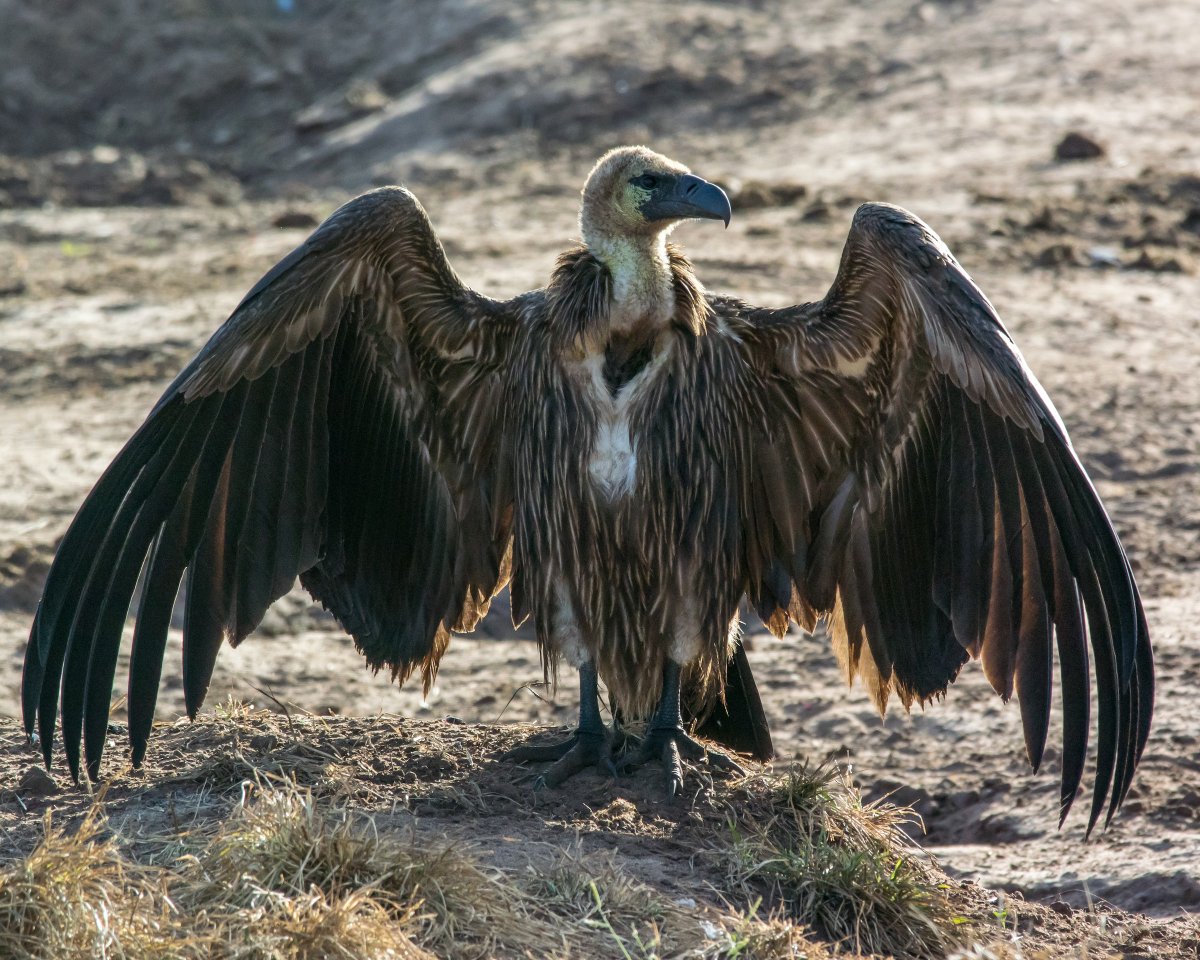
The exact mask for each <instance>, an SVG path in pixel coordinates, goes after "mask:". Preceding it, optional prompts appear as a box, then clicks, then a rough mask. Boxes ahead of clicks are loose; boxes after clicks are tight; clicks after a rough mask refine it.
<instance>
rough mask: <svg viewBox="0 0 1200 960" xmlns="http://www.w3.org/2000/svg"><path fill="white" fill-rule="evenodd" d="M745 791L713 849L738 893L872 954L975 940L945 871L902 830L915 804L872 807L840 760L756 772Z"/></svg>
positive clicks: (940, 951) (936, 952)
mask: <svg viewBox="0 0 1200 960" xmlns="http://www.w3.org/2000/svg"><path fill="white" fill-rule="evenodd" d="M742 793H743V794H744V796H743V798H742V799H743V801H744V802H741V803H736V804H735V805H732V806H731V810H732V811H733V812H731V814H730V817H729V833H728V836H727V837H724V838H722V840H721V842H720V844H719V845H717V846H716V847H715V848H714V851H713V852H714V854H715V855H716V857H717V859H718V860H719V861H720V862H722V863H723V864H724V866H725V869H726V871H727V876H728V881H729V884H730V887H731V889H732V890H733V891H735V892H737V893H740V894H741V895H742V896H746V897H748V898H753V897H754V896H765V897H767V898H768V901H769V902H771V903H773V904H775V905H777V906H779V907H780V908H782V909H783V910H784V911H786V914H787V915H788V916H789V917H790V918H791V919H793V920H795V921H796V922H799V923H801V924H804V925H806V926H808V927H811V928H812V929H813V930H814V931H816V932H817V933H818V934H819V935H820V936H821V937H822V938H824V939H828V940H832V941H834V942H835V943H839V944H842V945H845V946H847V947H850V948H852V949H854V950H856V951H859V952H863V953H872V954H874V953H882V954H888V955H894V956H900V957H944V956H946V955H947V954H949V953H950V952H952V951H953V950H954V949H955V948H956V947H961V946H962V945H964V944H965V942H966V940H967V930H966V925H967V918H966V917H964V916H962V915H961V913H960V912H959V910H960V908H958V907H956V905H955V904H954V903H952V901H951V899H950V897H949V896H948V895H947V890H948V887H947V885H946V883H945V878H944V877H941V876H940V875H938V874H935V873H934V871H933V870H932V869H931V868H930V867H929V866H928V864H927V863H926V861H925V859H924V857H923V856H922V855H921V853H920V851H919V850H918V849H917V848H916V847H915V846H914V845H913V843H912V842H911V841H910V840H909V838H908V837H907V835H906V834H905V833H904V832H903V830H902V829H901V827H902V826H903V824H904V823H905V822H906V821H907V820H909V819H910V818H911V817H912V816H913V814H912V813H911V811H909V810H906V809H903V808H898V807H894V806H892V805H890V804H886V803H879V804H867V805H864V804H863V802H862V797H861V795H860V794H859V792H858V790H857V789H855V788H854V786H853V785H852V784H851V782H850V780H849V778H848V777H847V776H846V775H845V774H844V773H843V772H842V771H841V770H840V769H839V768H838V767H836V766H834V765H832V764H824V765H821V766H818V767H809V766H798V767H795V768H793V769H792V770H791V771H790V772H789V773H788V774H787V775H786V776H784V777H782V778H779V777H774V778H750V779H748V780H747V781H746V783H745V784H743V787H742Z"/></svg>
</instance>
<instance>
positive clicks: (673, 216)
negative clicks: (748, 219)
mask: <svg viewBox="0 0 1200 960" xmlns="http://www.w3.org/2000/svg"><path fill="white" fill-rule="evenodd" d="M642 215H643V216H644V217H645V218H646V219H647V220H693V219H699V220H721V221H723V222H724V224H725V226H727V227H728V226H729V220H730V217H732V216H733V211H732V210H731V209H730V206H729V197H727V196H726V195H725V191H724V190H722V189H721V188H720V187H718V186H717V185H716V184H715V183H709V182H708V181H707V180H702V179H700V178H699V177H694V176H692V175H691V174H690V173H685V174H684V175H683V176H681V177H677V178H676V179H675V182H674V183H672V184H669V185H664V186H663V187H662V189H661V191H660V190H656V191H655V192H654V193H653V194H652V195H651V196H650V198H649V199H648V200H647V201H646V202H645V203H644V204H642Z"/></svg>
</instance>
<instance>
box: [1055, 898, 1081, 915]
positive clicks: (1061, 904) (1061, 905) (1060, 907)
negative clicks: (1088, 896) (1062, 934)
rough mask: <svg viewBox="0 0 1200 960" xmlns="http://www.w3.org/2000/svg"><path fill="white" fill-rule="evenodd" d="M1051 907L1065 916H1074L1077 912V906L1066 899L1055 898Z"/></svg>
mask: <svg viewBox="0 0 1200 960" xmlns="http://www.w3.org/2000/svg"><path fill="white" fill-rule="evenodd" d="M1050 909H1051V910H1053V911H1054V912H1055V913H1057V914H1059V915H1060V916H1064V917H1069V916H1072V915H1073V914H1074V913H1075V908H1074V907H1072V906H1071V905H1070V904H1069V903H1067V902H1066V901H1065V900H1055V901H1054V902H1053V903H1052V904H1050Z"/></svg>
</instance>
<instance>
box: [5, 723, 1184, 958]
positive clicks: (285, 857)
mask: <svg viewBox="0 0 1200 960" xmlns="http://www.w3.org/2000/svg"><path fill="white" fill-rule="evenodd" d="M543 732H544V731H543V730H542V729H540V728H532V727H528V726H505V727H495V726H474V725H469V724H462V723H461V722H455V723H451V722H441V721H414V720H401V719H395V718H382V717H380V718H374V719H365V718H357V719H355V718H321V719H318V718H313V717H308V716H296V717H292V716H288V717H283V716H280V715H278V714H267V713H253V712H251V711H249V710H247V709H246V708H245V707H242V706H238V705H235V704H227V705H226V707H225V708H224V709H223V710H222V711H221V712H220V713H219V714H218V716H217V717H216V718H211V719H204V720H202V721H201V722H199V723H195V724H191V723H186V722H183V723H176V724H173V725H163V726H160V727H159V728H158V730H157V731H156V736H155V749H154V751H153V755H152V759H151V760H150V761H149V762H148V765H147V767H146V768H145V769H144V770H142V771H139V772H128V771H127V772H125V773H121V774H118V775H116V776H114V777H112V778H111V779H110V780H108V781H107V782H106V783H105V784H104V785H103V788H102V790H101V791H100V792H99V793H98V794H93V793H91V792H89V791H85V790H82V789H79V788H76V787H73V786H71V785H70V784H69V783H66V782H64V781H63V780H62V778H61V776H59V777H56V778H53V779H50V778H47V777H45V776H44V775H42V774H38V775H37V776H36V777H35V776H32V775H30V771H36V770H37V767H36V765H35V764H36V762H37V758H36V754H35V751H34V749H33V748H31V747H30V746H29V745H27V744H26V743H24V738H23V736H22V735H21V734H20V733H19V731H18V730H17V729H16V727H15V724H13V723H12V722H0V782H3V783H6V784H10V785H12V786H11V787H9V788H7V789H5V790H3V791H0V828H2V829H3V830H4V833H5V835H6V836H7V837H8V838H9V843H8V845H7V847H6V850H5V854H4V859H3V861H0V943H4V942H6V941H5V939H4V938H5V937H8V938H9V940H8V941H7V942H11V943H24V942H26V941H22V940H19V938H20V937H22V936H24V937H26V938H29V937H33V936H34V934H31V933H30V931H29V929H28V928H27V927H21V926H14V925H13V921H14V919H17V920H19V919H21V917H23V916H28V915H29V914H21V915H17V914H16V911H17V910H18V909H19V908H21V906H22V903H33V904H40V903H43V902H45V901H44V898H46V899H48V898H49V894H48V893H47V891H46V890H45V889H44V888H41V887H39V886H38V880H37V878H38V877H39V876H41V877H44V878H46V879H45V880H44V881H43V882H49V881H50V880H51V879H52V878H53V877H54V876H56V874H55V870H60V871H63V876H64V879H65V881H66V882H68V883H71V882H74V883H81V881H79V880H78V879H76V877H77V874H67V873H66V872H65V869H64V867H55V864H56V863H63V862H64V860H73V861H74V862H76V863H85V864H90V876H89V878H88V880H87V881H86V882H84V883H81V889H80V890H79V893H78V895H79V896H80V897H81V898H82V900H83V903H82V904H81V906H84V907H87V906H88V905H89V899H90V898H97V899H99V898H102V897H109V898H118V897H120V896H122V895H123V894H122V893H121V886H122V885H127V886H128V889H129V890H130V891H131V895H133V896H137V897H139V898H140V902H141V903H142V904H143V906H142V907H140V908H139V911H140V912H143V913H144V912H145V911H146V910H147V909H148V906H147V905H152V904H154V903H155V898H156V896H161V895H162V893H161V892H160V893H158V894H155V892H154V889H155V886H156V885H158V884H161V885H162V886H160V887H159V888H158V889H159V890H160V891H162V890H166V891H167V892H168V893H169V895H171V896H172V898H173V900H174V902H175V909H173V910H171V912H170V913H171V916H173V917H174V919H172V920H170V921H166V920H165V919H164V921H161V922H160V923H159V924H158V925H156V926H155V927H154V928H152V931H153V932H154V933H155V934H156V935H157V937H158V938H159V939H158V940H154V939H153V938H151V937H149V936H148V931H146V930H142V929H140V928H136V927H131V926H128V925H126V924H124V923H123V922H121V921H119V920H118V919H112V920H107V921H105V922H104V923H101V924H99V927H98V929H99V931H100V932H101V933H107V934H109V935H110V937H111V938H112V940H113V943H114V946H115V945H118V944H119V945H121V946H125V945H126V944H127V943H129V942H130V941H132V940H133V939H134V937H135V936H138V938H139V941H143V940H144V941H149V942H160V941H162V940H166V941H168V942H172V938H174V940H173V942H174V943H175V944H176V950H177V951H178V953H179V955H181V956H189V957H190V956H213V955H222V956H223V955H225V954H223V953H221V950H223V949H231V947H232V945H233V943H234V942H235V941H236V939H237V938H239V937H241V936H242V935H243V934H242V933H240V932H239V930H240V928H241V927H242V926H243V925H244V924H245V923H246V922H247V920H248V919H249V918H250V916H251V914H250V913H248V912H247V908H248V907H249V908H256V909H257V912H256V913H255V914H253V916H255V917H256V918H257V919H256V920H254V923H255V925H256V927H257V928H258V929H259V930H260V932H259V933H257V934H256V936H258V937H260V938H262V943H263V944H264V945H265V944H266V943H268V942H270V938H272V937H275V936H285V935H286V937H288V938H291V939H292V940H293V941H295V942H303V941H302V940H300V939H299V938H302V937H312V936H313V935H314V930H313V926H312V925H311V924H308V923H300V922H298V918H300V917H302V916H304V913H305V911H304V910H303V909H301V904H302V903H303V902H304V898H311V897H312V895H313V894H314V893H316V895H317V896H319V897H320V899H321V902H322V903H324V904H326V905H327V907H328V909H330V910H332V911H333V912H334V913H335V914H337V915H341V913H342V912H343V908H345V907H347V906H348V904H346V903H344V902H343V899H342V898H344V897H346V896H349V895H354V896H358V897H360V898H361V897H363V896H367V897H376V898H379V899H378V902H377V903H374V904H368V905H367V906H376V907H378V908H379V910H381V911H383V912H384V913H387V914H390V915H391V916H392V930H393V933H394V934H397V935H401V936H403V937H404V939H405V943H410V942H411V944H413V945H415V949H417V950H422V951H423V950H430V951H431V952H432V953H433V954H436V955H448V956H452V957H475V956H483V955H487V956H496V957H509V956H527V955H529V953H528V951H531V950H532V951H533V953H534V955H538V956H545V955H551V954H557V953H559V952H563V951H565V952H570V953H571V954H573V955H585V956H590V957H597V958H603V957H614V958H617V957H626V958H627V957H629V956H631V953H630V950H631V949H632V948H634V947H637V948H638V949H640V950H641V954H639V955H645V956H671V957H684V956H686V957H694V958H713V960H716V958H719V957H734V956H756V957H769V958H771V957H778V958H780V960H782V958H784V957H793V956H796V955H798V953H802V954H803V955H805V956H810V957H818V958H819V957H825V956H830V955H832V954H834V953H836V955H838V956H842V957H846V958H848V960H853V958H855V957H857V956H859V955H860V951H862V952H863V953H871V954H873V955H892V956H899V957H913V958H916V957H933V956H939V957H940V956H946V955H947V954H948V953H950V952H952V951H954V950H955V949H960V950H963V951H964V952H963V954H962V955H963V956H971V957H977V958H982V957H996V958H1018V957H1021V956H1038V957H1057V956H1062V957H1068V956H1078V949H1079V945H1080V944H1081V943H1085V942H1086V943H1087V944H1088V947H1089V949H1090V950H1094V951H1098V952H1100V953H1102V954H1104V955H1108V954H1113V953H1115V954H1120V955H1122V956H1134V955H1151V956H1155V957H1161V958H1174V957H1185V956H1192V955H1194V954H1193V953H1191V952H1190V951H1194V949H1195V946H1196V944H1197V942H1198V941H1197V939H1196V938H1197V935H1198V934H1200V928H1197V926H1196V924H1195V922H1194V921H1190V920H1173V921H1156V922H1148V921H1146V920H1144V919H1143V918H1139V917H1136V916H1131V915H1129V914H1126V913H1123V912H1121V911H1119V910H1115V909H1111V908H1107V907H1103V906H1097V905H1093V906H1091V907H1089V908H1086V909H1083V910H1075V909H1073V908H1072V907H1070V906H1067V905H1065V904H1055V905H1054V906H1052V907H1046V906H1040V905H1037V904H1032V903H1029V902H1027V901H1025V900H1024V899H1023V898H1022V897H1020V896H1019V895H1008V896H1005V895H1003V894H1000V895H998V894H996V893H993V892H990V891H987V890H985V889H982V888H980V887H979V886H977V885H975V884H972V883H959V882H958V881H955V880H952V879H951V878H949V877H947V876H946V875H944V874H942V873H941V872H940V871H939V870H938V868H937V866H936V864H934V863H932V862H930V861H928V860H926V859H925V858H924V857H923V856H922V855H921V854H919V852H918V851H917V850H916V849H915V848H914V847H912V846H910V845H909V844H908V843H907V841H905V840H904V838H903V836H902V835H900V834H897V833H895V825H896V822H897V818H898V817H903V814H902V813H901V812H899V811H896V810H894V809H893V808H891V807H890V806H888V805H887V804H883V805H872V806H867V807H864V806H863V805H862V803H861V801H860V800H859V798H858V795H857V792H856V791H855V790H854V789H853V788H852V787H850V786H849V785H848V784H847V782H846V780H845V777H844V775H843V774H841V773H839V772H838V771H837V768H836V767H825V768H823V769H813V768H806V767H798V768H793V769H792V770H790V771H784V772H777V773H774V774H764V773H762V772H761V771H758V770H751V772H750V773H749V774H748V775H746V776H744V777H737V778H735V779H732V780H724V779H719V778H718V779H715V780H714V779H711V778H710V777H709V776H707V775H706V774H705V773H703V772H702V771H699V770H692V771H691V772H690V773H689V784H688V786H689V791H688V792H687V794H686V795H685V796H681V797H678V798H674V799H668V798H667V797H666V795H665V793H664V791H663V784H662V782H661V775H656V771H654V770H643V771H641V772H640V773H638V774H637V775H636V776H634V777H631V778H624V779H622V780H620V781H613V780H609V779H607V778H604V777H601V776H600V775H598V774H596V773H594V772H585V773H583V774H580V775H578V776H577V777H575V778H574V779H572V780H571V781H569V782H568V783H567V784H566V785H565V786H564V787H562V788H559V789H554V790H549V791H536V790H534V788H533V783H532V780H533V777H532V773H531V772H530V771H527V770H524V769H522V768H520V767H518V766H515V765H514V764H512V763H511V762H507V761H505V760H503V759H497V756H498V755H499V754H500V752H501V751H502V750H503V749H505V748H508V747H511V746H512V745H513V744H515V743H520V742H524V741H526V740H528V739H529V738H531V737H536V736H539V735H540V734H542V733H543ZM114 734H116V735H119V734H120V731H119V730H115V731H114ZM22 771H25V773H24V774H23V773H22ZM48 815H52V817H53V824H54V827H55V830H54V831H53V832H51V833H50V834H49V835H48V836H47V835H46V834H45V831H44V829H43V824H44V822H46V821H45V819H44V818H46V817H47V816H48ZM814 825H817V826H814ZM76 830H78V831H80V834H79V836H78V837H77V838H76V839H72V834H73V833H75V831H76ZM797 831H798V832H797ZM564 851H565V852H564ZM168 854H169V857H168ZM843 854H849V855H848V856H846V857H843ZM25 857H30V859H29V860H28V861H25V864H26V865H25V866H22V865H21V864H22V858H25ZM813 858H820V859H821V862H823V863H825V862H826V861H825V858H832V859H829V860H828V862H827V864H826V866H827V869H828V870H829V871H830V872H828V873H825V872H822V871H820V870H815V869H814V863H813ZM839 858H842V859H839ZM14 861H15V862H14ZM172 861H173V862H174V864H175V865H174V866H168V863H169V862H172ZM876 861H877V862H876ZM872 863H875V865H876V866H877V867H878V868H879V870H880V871H881V875H880V876H876V875H875V874H874V873H872V872H871V870H872V869H874V868H873V867H871V864H872ZM29 864H33V865H34V867H33V868H31V867H30V866H29ZM106 876H111V877H112V878H113V881H114V886H115V888H116V889H109V888H107V887H106V886H105V884H106V880H105V877H106ZM218 881H219V882H218ZM59 882H63V881H59ZM256 891H257V893H256ZM267 893H269V894H270V896H269V897H267V896H266V894H267ZM119 902H120V901H119V899H118V900H114V901H113V902H112V904H111V905H112V906H114V907H115V906H116V905H117V903H119ZM350 903H351V904H353V903H358V906H360V907H361V906H363V904H361V902H359V901H351V902H350ZM272 904H274V906H272ZM139 911H134V913H137V912H139ZM106 912H111V913H112V914H114V915H115V916H116V917H117V918H119V917H120V916H121V915H122V914H124V913H125V911H123V910H121V909H113V910H111V911H106ZM344 913H345V914H346V916H342V918H341V923H342V925H343V926H342V928H341V929H342V932H341V934H340V937H339V943H340V944H341V948H342V949H343V950H344V951H346V952H345V953H343V954H342V955H345V956H350V957H360V956H376V955H377V953H375V952H371V950H372V946H371V944H370V943H369V942H364V937H366V936H367V931H369V932H370V934H371V935H372V936H380V935H381V934H380V933H379V928H378V924H377V921H376V922H371V921H372V918H377V917H378V913H377V912H374V911H370V910H368V911H363V910H359V909H345V910H344ZM89 917H90V915H89V914H88V913H87V912H86V910H85V911H84V912H83V914H82V919H77V918H75V916H74V915H73V914H72V913H71V912H70V911H68V910H65V909H63V908H62V907H54V908H53V909H46V908H43V912H42V914H41V915H40V918H39V922H40V923H41V924H42V925H43V927H44V929H42V930H41V931H40V933H38V934H37V936H40V937H42V938H44V939H43V940H41V941H39V942H43V943H45V942H64V941H69V940H71V936H70V935H71V934H72V933H73V932H76V933H77V931H75V930H74V927H73V925H74V924H82V925H83V926H84V927H85V928H86V927H87V926H89V925H90V926H91V927H92V928H93V929H96V922H95V920H93V919H89ZM164 917H165V915H164ZM223 918H224V919H223ZM285 919H286V920H287V923H289V924H291V926H284V921H285ZM847 923H849V925H846V924H847ZM281 927H282V929H281ZM838 931H840V932H838ZM122 936H124V937H126V938H128V939H127V940H126V941H125V942H122V941H121V937H122ZM206 936H207V937H216V938H217V939H216V942H215V943H214V942H213V941H212V940H209V941H208V945H207V946H204V938H205V937H206ZM35 939H36V938H35ZM31 942H32V941H31ZM360 944H361V946H360ZM888 944H891V945H892V946H890V947H889V946H888ZM263 948H264V949H265V946H264V947H263ZM376 949H378V947H376ZM206 950H207V951H213V950H215V951H217V953H216V954H214V953H212V952H204V951H206ZM132 955H135V956H141V954H139V953H133V954H132ZM401 955H404V956H409V955H413V956H427V955H428V954H426V953H423V952H421V953H411V954H410V953H409V952H403V953H402V954H401Z"/></svg>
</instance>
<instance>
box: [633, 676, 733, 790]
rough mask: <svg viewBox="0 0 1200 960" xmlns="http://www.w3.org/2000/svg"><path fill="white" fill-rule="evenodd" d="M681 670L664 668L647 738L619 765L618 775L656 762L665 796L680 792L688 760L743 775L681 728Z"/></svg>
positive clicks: (725, 757) (725, 759)
mask: <svg viewBox="0 0 1200 960" xmlns="http://www.w3.org/2000/svg"><path fill="white" fill-rule="evenodd" d="M682 672H683V668H682V666H681V665H680V664H678V663H676V662H675V661H674V660H668V661H667V662H666V664H665V665H664V667H663V692H662V697H661V698H660V699H659V701H658V706H657V707H656V708H655V710H654V715H653V716H652V717H651V718H650V724H649V726H648V727H647V728H646V736H645V737H643V738H642V743H641V746H640V748H639V749H638V752H637V754H636V755H635V756H633V757H630V758H629V759H627V760H623V761H622V762H621V772H622V773H626V772H628V771H629V770H632V769H633V768H635V767H638V766H641V765H642V764H643V763H648V762H649V761H651V760H655V759H657V760H658V761H659V762H661V763H662V765H663V770H664V771H665V772H666V774H667V793H668V795H670V796H672V797H673V796H675V795H676V794H677V793H679V791H680V790H682V789H683V763H682V762H681V760H680V757H681V756H682V757H683V758H685V759H687V760H703V761H704V762H705V763H707V764H708V765H709V766H710V767H713V768H714V769H716V770H727V771H730V772H732V773H742V772H743V771H742V768H741V767H739V766H738V765H737V764H736V763H734V762H733V761H732V760H730V759H729V757H727V756H725V754H723V753H710V752H709V751H708V750H706V749H705V748H704V746H703V745H702V744H701V743H699V742H698V741H697V740H694V739H693V738H692V737H690V736H689V735H688V732H687V731H686V730H684V729H683V722H682V719H681V717H680V711H679V681H680V677H681V675H682Z"/></svg>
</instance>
